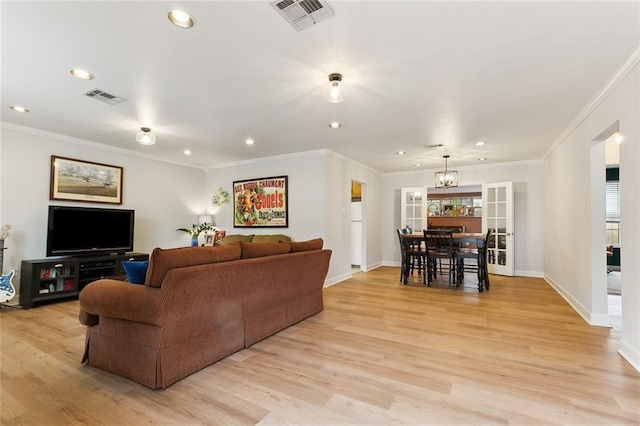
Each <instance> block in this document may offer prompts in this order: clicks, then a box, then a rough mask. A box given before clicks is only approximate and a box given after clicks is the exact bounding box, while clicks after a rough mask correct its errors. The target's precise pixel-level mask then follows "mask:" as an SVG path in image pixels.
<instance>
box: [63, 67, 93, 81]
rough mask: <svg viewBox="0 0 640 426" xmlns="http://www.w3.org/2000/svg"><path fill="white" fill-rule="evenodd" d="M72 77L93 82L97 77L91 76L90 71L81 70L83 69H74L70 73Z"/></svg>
mask: <svg viewBox="0 0 640 426" xmlns="http://www.w3.org/2000/svg"><path fill="white" fill-rule="evenodd" d="M69 73H71V75H72V76H74V77H75V78H79V79H80V80H93V79H94V78H95V76H94V75H93V74H91V73H90V72H89V71H85V70H81V69H75V68H74V69H72V70H70V71H69Z"/></svg>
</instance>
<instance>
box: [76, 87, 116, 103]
mask: <svg viewBox="0 0 640 426" xmlns="http://www.w3.org/2000/svg"><path fill="white" fill-rule="evenodd" d="M83 95H85V96H88V97H90V98H92V99H95V100H96V101H100V102H104V103H106V104H109V105H117V104H119V103H121V102H124V101H126V99H125V98H119V97H117V96H115V95H112V94H110V93H107V92H105V91H104V90H100V89H91V90H89V91H86V92H84V93H83Z"/></svg>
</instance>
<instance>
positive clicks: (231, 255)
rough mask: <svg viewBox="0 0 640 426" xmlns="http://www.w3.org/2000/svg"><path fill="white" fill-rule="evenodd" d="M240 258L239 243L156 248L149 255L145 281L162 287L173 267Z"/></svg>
mask: <svg viewBox="0 0 640 426" xmlns="http://www.w3.org/2000/svg"><path fill="white" fill-rule="evenodd" d="M238 259H240V245H238V244H231V245H226V246H215V247H181V248H175V249H167V250H163V249H161V248H155V249H153V252H152V253H151V256H150V257H149V269H147V276H146V279H145V281H144V283H145V285H148V286H151V287H160V286H161V285H162V280H163V279H164V276H165V275H166V274H167V272H168V271H169V270H171V269H175V268H182V267H185V266H195V265H203V264H206V263H218V262H227V261H229V260H238Z"/></svg>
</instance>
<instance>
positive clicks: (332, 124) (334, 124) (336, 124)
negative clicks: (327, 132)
mask: <svg viewBox="0 0 640 426" xmlns="http://www.w3.org/2000/svg"><path fill="white" fill-rule="evenodd" d="M341 126H342V124H340V123H338V122H337V121H332V122H331V123H329V127H331V128H332V129H339V128H340V127H341Z"/></svg>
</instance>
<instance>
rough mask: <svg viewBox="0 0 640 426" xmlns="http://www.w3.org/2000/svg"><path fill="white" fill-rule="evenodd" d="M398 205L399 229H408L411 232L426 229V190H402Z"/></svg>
mask: <svg viewBox="0 0 640 426" xmlns="http://www.w3.org/2000/svg"><path fill="white" fill-rule="evenodd" d="M401 193H402V200H401V203H400V227H401V228H406V227H407V226H408V227H410V228H411V229H412V230H413V232H422V230H423V229H427V209H426V208H427V188H422V187H414V188H402V190H401Z"/></svg>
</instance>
